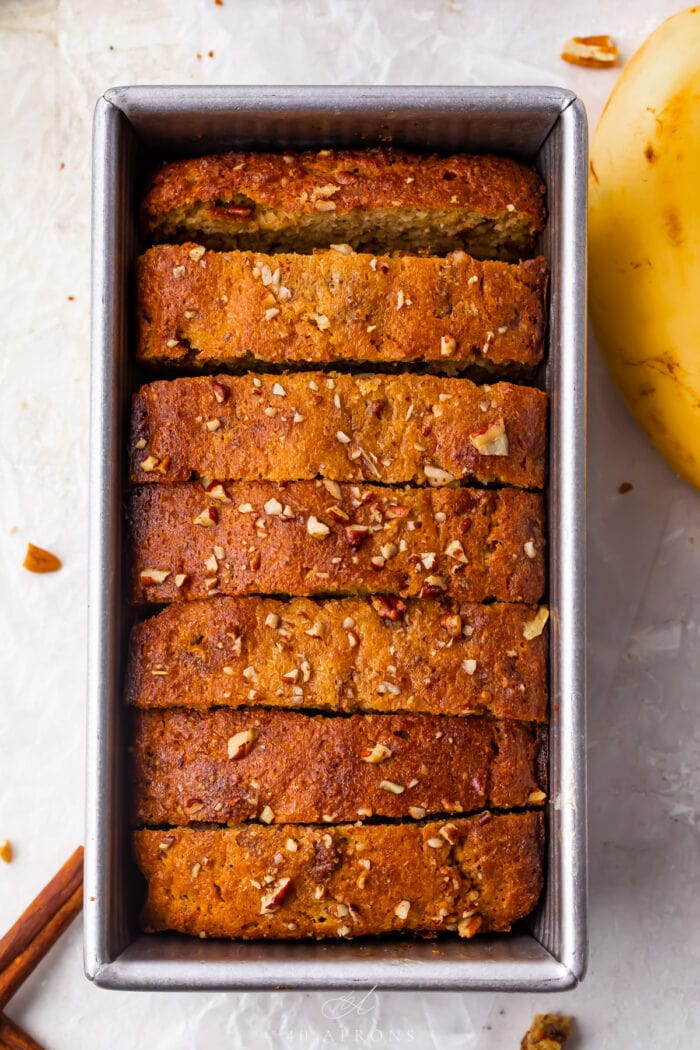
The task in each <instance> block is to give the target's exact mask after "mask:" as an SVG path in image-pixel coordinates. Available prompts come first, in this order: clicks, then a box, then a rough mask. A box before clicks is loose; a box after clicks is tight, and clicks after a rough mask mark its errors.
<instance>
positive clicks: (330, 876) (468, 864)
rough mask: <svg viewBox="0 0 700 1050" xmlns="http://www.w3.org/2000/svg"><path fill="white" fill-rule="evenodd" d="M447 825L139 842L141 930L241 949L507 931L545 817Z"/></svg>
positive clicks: (286, 830) (525, 887)
mask: <svg viewBox="0 0 700 1050" xmlns="http://www.w3.org/2000/svg"><path fill="white" fill-rule="evenodd" d="M445 824H446V822H445V821H433V822H429V823H425V824H377V825H365V826H360V827H355V826H351V825H335V826H333V827H323V826H322V827H309V826H302V825H284V824H278V825H271V826H270V827H263V826H261V825H259V824H247V825H243V826H242V827H237V828H230V829H225V828H219V829H215V830H197V831H195V830H192V829H189V828H179V829H173V830H172V831H167V832H163V831H151V830H144V831H136V832H134V836H133V842H134V851H135V856H136V862H137V864H138V866H139V868H140V870H141V871H142V872H143V874H144V876H145V878H146V881H147V884H148V897H147V900H146V904H145V907H144V910H143V913H142V919H141V921H142V925H143V928H144V929H145V930H147V931H149V932H153V931H155V930H178V931H180V932H182V933H188V934H194V935H199V936H207V937H235V938H244V939H254V938H268V937H272V938H301V937H315V938H321V937H353V936H357V937H359V936H363V935H366V934H381V933H390V932H409V931H413V932H426V933H430V932H434V931H439V930H445V929H447V930H457V932H458V933H460V935H461V936H465V937H469V936H472V935H473V934H475V933H477V932H488V931H502V930H507V929H509V928H510V926H511V925H512V924H513V923H514V922H516V921H517V920H518V919H520V918H523V917H524V916H525V915H527V914H528V913H529V912H530V911H531V910H532V909H533V908H534V906H535V904H536V903H537V899H538V897H539V895H540V892H541V888H542V836H543V823H542V815H541V813H534V812H527V813H518V814H504V815H502V816H495V817H491V816H490V815H489V814H488V813H486V814H483V815H482V817H473V818H468V819H464V818H455V819H452V820H450V821H449V822H447V824H448V827H445ZM442 829H445V830H444V832H443V833H442V834H441V831H442ZM449 840H452V841H451V842H450V841H449ZM431 842H432V843H437V845H431V844H430V843H431ZM441 843H444V844H441ZM367 862H369V863H367ZM287 880H288V881H287Z"/></svg>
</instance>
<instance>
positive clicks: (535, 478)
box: [131, 372, 547, 488]
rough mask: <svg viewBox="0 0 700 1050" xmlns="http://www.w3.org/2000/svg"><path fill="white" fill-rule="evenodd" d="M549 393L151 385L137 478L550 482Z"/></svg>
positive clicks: (504, 386)
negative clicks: (547, 472)
mask: <svg viewBox="0 0 700 1050" xmlns="http://www.w3.org/2000/svg"><path fill="white" fill-rule="evenodd" d="M546 414H547V395H546V394H545V393H543V392H542V391H541V390H536V389H534V388H532V387H527V386H514V385H513V384H512V383H496V384H495V385H493V386H476V385H475V384H474V383H471V382H470V381H469V380H468V379H443V378H440V377H437V376H418V375H401V376H385V375H369V376H351V375H338V374H337V373H330V374H325V373H323V372H297V373H292V374H285V375H280V376H274V375H254V374H250V373H248V374H247V375H243V376H227V375H218V376H199V377H197V378H189V377H188V378H186V379H184V378H183V379H172V380H165V381H159V382H156V383H149V384H148V385H147V386H144V387H141V389H140V390H139V392H138V393H137V394H136V396H135V398H134V402H133V410H132V425H131V472H132V480H134V481H160V482H173V481H188V480H189V479H190V478H192V477H197V476H200V477H208V478H210V479H211V478H225V479H230V480H242V481H257V480H265V481H297V480H303V479H313V478H315V477H319V476H323V477H326V478H330V479H332V480H334V481H365V480H367V481H372V482H382V483H384V484H402V483H406V482H417V483H419V484H425V483H426V482H429V483H431V484H445V483H448V482H452V481H454V480H455V479H459V480H464V479H475V480H477V481H480V482H483V483H488V482H494V481H495V482H500V483H503V484H510V485H518V486H521V487H523V488H541V487H542V485H543V483H544V467H545V452H546V447H547V433H546Z"/></svg>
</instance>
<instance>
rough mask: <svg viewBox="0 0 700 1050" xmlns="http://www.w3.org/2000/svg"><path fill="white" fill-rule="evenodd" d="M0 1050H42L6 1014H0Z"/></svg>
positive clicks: (27, 1033)
mask: <svg viewBox="0 0 700 1050" xmlns="http://www.w3.org/2000/svg"><path fill="white" fill-rule="evenodd" d="M0 1050H42V1048H41V1047H40V1046H39V1044H38V1043H36V1042H35V1041H34V1040H33V1039H32V1037H31V1036H30V1034H29V1032H25V1030H24V1028H20V1026H19V1025H18V1024H16V1023H15V1022H14V1021H12V1020H11V1019H10V1018H9V1017H8V1016H7V1014H0Z"/></svg>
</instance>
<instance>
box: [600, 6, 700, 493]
mask: <svg viewBox="0 0 700 1050" xmlns="http://www.w3.org/2000/svg"><path fill="white" fill-rule="evenodd" d="M589 289H590V300H589V302H590V312H591V318H592V321H593V327H594V329H595V333H596V336H597V338H598V342H599V343H600V346H601V349H602V351H603V354H604V356H605V359H606V361H607V364H608V367H609V369H610V372H611V373H612V376H613V379H614V380H615V383H616V384H617V386H618V388H619V390H620V392H621V394H622V396H623V398H624V400H625V402H626V403H627V405H628V407H629V409H630V411H631V412H632V414H633V415H634V416H635V418H636V419H637V421H638V422H639V423H640V424H641V426H642V427H643V428H644V430H645V431H646V433H647V434H648V436H649V438H650V439H651V441H652V442H653V443H654V445H655V446H656V448H657V449H658V450H659V451H660V452H661V454H662V455H663V456H664V457H665V459H666V460H667V461H668V463H669V464H670V465H671V466H672V467H673V468H674V470H676V471H677V472H678V473H679V474H681V475H682V476H683V477H684V478H686V479H687V480H688V481H689V482H690V483H691V484H692V485H694V486H695V487H696V488H700V7H691V8H689V9H688V10H686V11H681V12H680V13H679V14H677V15H674V16H673V17H672V18H669V19H668V20H667V21H666V22H664V23H663V24H662V25H661V26H660V27H659V28H658V29H657V30H656V31H655V32H654V33H652V35H651V36H650V37H649V39H648V40H647V41H646V43H645V44H644V45H643V46H642V47H641V48H640V50H639V51H638V52H637V53H636V54H635V55H634V57H633V58H632V59H631V61H630V62H629V63H628V65H627V66H626V68H625V69H624V71H623V73H622V74H621V76H620V79H619V80H618V82H617V84H616V86H615V89H614V90H613V92H612V94H611V96H610V98H609V100H608V103H607V105H606V107H605V109H604V110H603V113H602V115H601V118H600V121H599V123H598V126H597V128H596V131H595V134H594V136H593V141H592V143H591V153H590V166H589Z"/></svg>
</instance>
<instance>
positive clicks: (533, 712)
mask: <svg viewBox="0 0 700 1050" xmlns="http://www.w3.org/2000/svg"><path fill="white" fill-rule="evenodd" d="M537 614H538V610H537V608H536V607H535V606H531V605H511V604H503V603H500V602H497V603H494V604H491V605H481V604H476V603H469V602H461V603H460V602H454V601H442V602H440V601H437V600H436V599H426V600H423V601H421V600H419V599H409V600H408V601H401V600H400V599H396V598H392V597H391V596H389V595H381V594H380V595H373V596H372V597H371V598H369V599H367V598H335V599H329V600H327V601H312V600H310V599H308V598H292V599H291V600H290V601H287V602H281V601H276V600H275V599H273V598H256V597H247V598H216V599H212V600H211V601H193V602H180V603H175V604H173V605H170V606H167V607H166V608H165V609H163V610H162V611H161V612H159V613H158V614H157V615H156V616H153V617H151V618H150V619H149V620H144V621H142V622H141V623H137V624H136V625H135V626H134V628H133V630H132V633H131V645H130V650H129V669H128V674H127V700H128V702H129V703H130V704H132V705H133V706H134V707H138V708H144V709H146V708H167V707H188V708H196V709H199V710H206V709H208V708H212V707H219V706H225V707H232V708H238V707H243V706H245V705H247V704H251V703H255V704H256V705H258V704H260V705H263V706H265V707H270V708H290V707H294V708H299V709H301V710H320V711H333V712H352V711H378V712H382V711H384V712H395V711H425V712H431V713H434V714H441V715H465V714H475V713H476V714H478V713H481V712H484V713H487V714H490V715H492V716H493V717H495V718H515V719H522V720H523V721H533V722H545V721H546V718H547V687H546V669H547V631H546V630H544V631H541V632H540V633H538V634H536V635H535V637H529V635H530V634H531V631H532V628H531V626H530V625H532V624H533V622H535V621H536V618H537ZM250 667H252V668H253V671H254V676H255V677H254V681H253V680H252V679H251V678H250V677H248V676H249V675H250V674H251V672H250V671H246V669H247V668H250ZM244 671H246V675H244V673H243V672H244ZM295 672H296V673H295ZM251 688H254V689H255V699H254V701H251V699H250V692H251Z"/></svg>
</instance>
